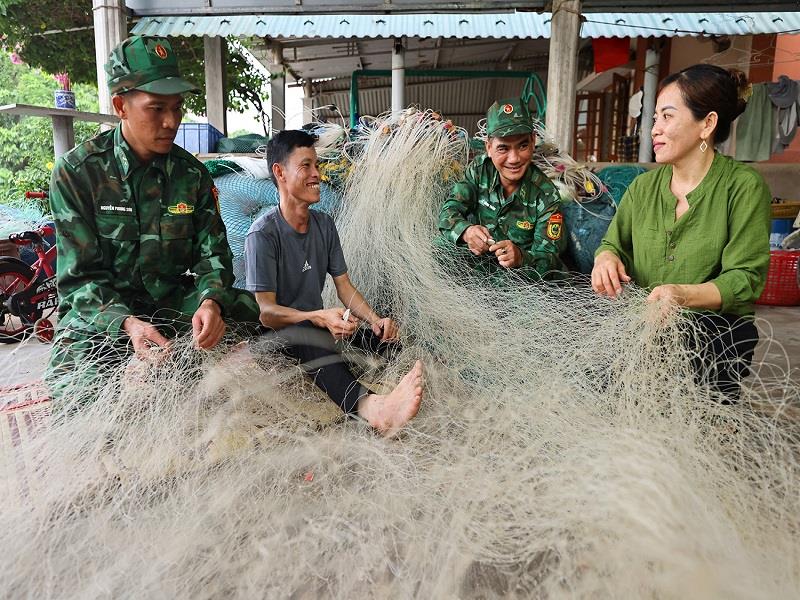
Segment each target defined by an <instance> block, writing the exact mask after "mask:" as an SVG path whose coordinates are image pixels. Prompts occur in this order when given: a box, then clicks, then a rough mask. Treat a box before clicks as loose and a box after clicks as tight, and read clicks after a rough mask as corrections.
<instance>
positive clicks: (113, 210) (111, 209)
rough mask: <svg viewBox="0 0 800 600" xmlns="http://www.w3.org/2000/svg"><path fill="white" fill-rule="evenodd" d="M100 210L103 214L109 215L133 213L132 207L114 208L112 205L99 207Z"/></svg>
mask: <svg viewBox="0 0 800 600" xmlns="http://www.w3.org/2000/svg"><path fill="white" fill-rule="evenodd" d="M100 210H101V211H103V212H110V213H124V214H132V213H133V207H132V206H115V205H112V204H106V205H104V206H101V207H100Z"/></svg>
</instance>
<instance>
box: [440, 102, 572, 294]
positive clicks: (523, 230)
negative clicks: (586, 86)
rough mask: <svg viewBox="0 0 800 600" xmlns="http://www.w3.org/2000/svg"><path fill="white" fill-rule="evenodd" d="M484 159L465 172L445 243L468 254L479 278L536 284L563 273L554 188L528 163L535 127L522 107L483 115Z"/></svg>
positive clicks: (453, 198) (449, 203) (447, 207)
mask: <svg viewBox="0 0 800 600" xmlns="http://www.w3.org/2000/svg"><path fill="white" fill-rule="evenodd" d="M486 136H487V139H486V143H485V149H486V153H485V154H480V155H479V156H477V157H476V158H475V160H474V161H472V163H470V164H469V165H468V166H467V169H466V170H465V172H464V176H463V178H462V179H461V180H460V181H458V182H457V183H456V184H455V185H454V186H453V189H452V190H451V192H450V195H449V196H448V198H447V200H446V201H445V203H444V204H443V205H442V208H441V211H440V213H439V230H440V231H441V233H442V235H443V237H444V238H445V240H444V242H443V243H450V244H455V245H456V246H457V247H462V248H463V247H466V249H467V250H469V252H471V253H472V255H473V258H472V261H471V262H472V263H473V265H474V266H475V267H476V268H477V269H478V270H479V271H481V272H486V273H498V272H502V271H504V270H506V269H518V270H519V272H521V273H522V274H524V275H526V276H528V277H530V278H534V279H538V278H542V277H550V276H553V275H555V274H557V273H558V272H559V271H561V270H563V269H564V268H565V267H564V264H563V263H562V261H561V259H560V257H559V255H560V254H561V252H562V251H563V250H564V247H565V244H566V240H565V237H564V230H563V218H562V215H561V212H560V197H559V194H558V191H557V190H556V187H555V185H554V184H553V182H552V181H550V179H548V178H547V176H546V175H545V174H544V173H543V172H542V171H541V170H540V169H538V168H537V167H536V166H535V165H533V164H532V163H531V159H532V157H533V151H534V138H533V119H532V117H531V114H530V112H529V110H528V106H527V105H526V104H525V103H523V102H520V100H518V99H513V100H501V101H499V102H495V103H494V104H492V106H490V107H489V110H488V111H487V113H486Z"/></svg>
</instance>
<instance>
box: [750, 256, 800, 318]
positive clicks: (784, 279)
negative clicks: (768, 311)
mask: <svg viewBox="0 0 800 600" xmlns="http://www.w3.org/2000/svg"><path fill="white" fill-rule="evenodd" d="M798 262H800V250H771V251H770V253H769V272H768V273H767V285H766V287H765V288H764V292H763V293H762V294H761V297H760V298H759V299H758V301H757V302H756V304H771V305H773V306H795V305H797V304H800V286H798V277H797V264H798Z"/></svg>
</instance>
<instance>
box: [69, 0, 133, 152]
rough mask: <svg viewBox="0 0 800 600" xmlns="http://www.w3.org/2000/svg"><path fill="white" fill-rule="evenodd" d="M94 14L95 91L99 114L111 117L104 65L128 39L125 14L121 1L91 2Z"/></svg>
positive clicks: (111, 111) (102, 0) (97, 0)
mask: <svg viewBox="0 0 800 600" xmlns="http://www.w3.org/2000/svg"><path fill="white" fill-rule="evenodd" d="M92 11H93V13H94V48H95V52H94V57H95V64H96V65H97V91H98V95H99V99H100V112H101V113H104V114H107V115H113V114H114V107H112V106H111V94H109V93H108V77H106V71H105V68H104V65H105V64H106V63H107V62H108V55H109V54H111V50H113V49H114V46H116V45H117V44H119V43H120V42H121V41H122V40H124V39H125V38H126V37H128V25H127V13H126V10H125V2H124V1H123V0H92ZM70 147H71V146H70Z"/></svg>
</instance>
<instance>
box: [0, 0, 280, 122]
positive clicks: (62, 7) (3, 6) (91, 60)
mask: <svg viewBox="0 0 800 600" xmlns="http://www.w3.org/2000/svg"><path fill="white" fill-rule="evenodd" d="M92 25H93V20H92V2H91V0H72V1H70V2H64V0H0V32H2V34H0V46H2V47H5V49H6V50H8V51H9V52H12V51H16V53H17V54H18V55H19V56H20V57H21V58H22V60H24V61H25V62H26V63H28V64H29V65H31V66H34V67H39V68H41V69H42V70H44V71H45V72H47V73H57V72H60V71H65V72H67V73H69V75H70V78H71V79H72V81H73V82H75V83H89V84H95V83H96V81H97V71H96V67H95V55H94V30H93V29H92ZM170 41H171V42H172V45H173V48H174V49H175V52H176V53H177V55H178V63H179V64H180V66H181V70H182V72H183V74H184V77H185V78H186V79H188V80H189V81H191V82H192V83H194V84H196V85H198V86H200V87H203V82H204V81H205V71H204V66H203V38H200V37H188V38H186V37H175V38H170ZM228 47H229V50H228V52H229V56H228V60H227V61H226V69H225V75H226V77H227V89H228V104H229V106H230V108H231V109H232V110H234V111H237V112H243V111H244V109H245V105H246V104H248V103H249V104H251V105H252V106H253V107H255V108H256V110H261V109H262V102H263V101H264V100H266V98H267V97H268V93H267V89H268V88H267V85H266V80H265V78H264V77H263V76H262V75H261V73H260V72H259V71H258V70H256V69H254V68H253V67H251V66H250V65H249V64H248V63H247V61H246V59H245V58H244V56H243V55H242V54H241V52H240V51H238V50H237V49H236V48H235V46H233V45H231V44H228ZM205 104H206V102H205V96H204V95H203V94H200V95H190V96H189V97H187V99H186V108H187V109H188V110H190V111H192V112H193V113H196V114H205V110H206V108H205Z"/></svg>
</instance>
